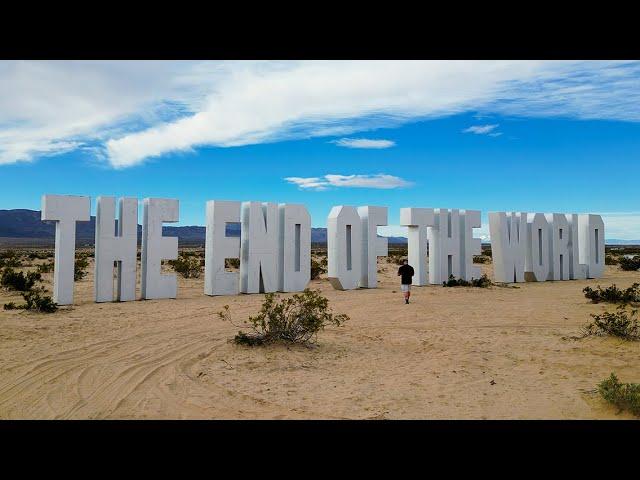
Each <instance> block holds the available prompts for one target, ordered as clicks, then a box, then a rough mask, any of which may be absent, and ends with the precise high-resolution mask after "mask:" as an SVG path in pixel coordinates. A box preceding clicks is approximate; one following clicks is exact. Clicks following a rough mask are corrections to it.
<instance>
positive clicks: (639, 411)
mask: <svg viewBox="0 0 640 480" xmlns="http://www.w3.org/2000/svg"><path fill="white" fill-rule="evenodd" d="M598 392H600V395H601V396H602V398H604V399H605V400H606V401H607V402H609V403H611V404H612V405H615V406H616V407H618V409H619V411H620V412H621V411H623V410H629V411H630V412H631V413H632V414H634V415H635V416H636V417H640V384H638V383H621V382H620V380H618V377H617V376H616V374H615V373H613V372H612V373H611V376H609V378H607V379H605V380H603V381H602V382H600V383H599V384H598Z"/></svg>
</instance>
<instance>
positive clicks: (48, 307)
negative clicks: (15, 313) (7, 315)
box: [4, 287, 58, 313]
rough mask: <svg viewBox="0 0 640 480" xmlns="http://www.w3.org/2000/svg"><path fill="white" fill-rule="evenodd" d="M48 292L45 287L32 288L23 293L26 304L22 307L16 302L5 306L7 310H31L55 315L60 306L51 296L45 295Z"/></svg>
mask: <svg viewBox="0 0 640 480" xmlns="http://www.w3.org/2000/svg"><path fill="white" fill-rule="evenodd" d="M45 293H46V290H45V289H44V287H40V288H32V289H31V290H29V291H27V292H24V293H22V298H24V300H25V303H23V304H22V305H16V303H15V302H9V303H5V304H4V309H5V310H18V309H21V310H31V311H34V312H40V313H53V312H55V311H56V310H58V305H57V304H56V303H55V302H54V301H53V299H52V298H51V297H50V296H49V295H45Z"/></svg>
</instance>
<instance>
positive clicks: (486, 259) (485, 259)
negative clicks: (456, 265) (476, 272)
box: [473, 255, 491, 263]
mask: <svg viewBox="0 0 640 480" xmlns="http://www.w3.org/2000/svg"><path fill="white" fill-rule="evenodd" d="M473 263H491V257H488V256H486V255H474V256H473Z"/></svg>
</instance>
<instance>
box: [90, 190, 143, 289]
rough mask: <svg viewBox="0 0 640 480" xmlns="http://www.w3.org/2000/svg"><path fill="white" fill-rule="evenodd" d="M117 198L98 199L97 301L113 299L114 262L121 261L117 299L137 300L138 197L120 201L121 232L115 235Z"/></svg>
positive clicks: (119, 264) (95, 277)
mask: <svg viewBox="0 0 640 480" xmlns="http://www.w3.org/2000/svg"><path fill="white" fill-rule="evenodd" d="M115 210H116V201H115V198H113V197H98V199H97V201H96V253H95V258H96V264H95V275H94V292H95V299H96V302H112V301H113V262H118V270H117V271H118V274H117V281H116V283H117V289H116V292H117V294H116V299H117V300H118V301H121V302H128V301H131V300H135V299H136V261H137V258H136V254H137V249H138V199H136V198H121V199H120V200H119V202H118V210H119V219H118V234H117V236H116V234H115V221H116V220H115Z"/></svg>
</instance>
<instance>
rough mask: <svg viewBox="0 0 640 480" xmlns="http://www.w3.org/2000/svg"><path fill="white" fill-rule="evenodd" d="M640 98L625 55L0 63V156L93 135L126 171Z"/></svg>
mask: <svg viewBox="0 0 640 480" xmlns="http://www.w3.org/2000/svg"><path fill="white" fill-rule="evenodd" d="M469 79H472V80H473V81H469ZM639 104H640V62H631V61H628V62H627V61H617V62H614V61H588V62H585V61H284V62H283V61H277V62H253V61H251V62H241V61H226V62H154V61H151V62H117V61H109V62H85V61H73V62H41V61H29V62H9V61H4V62H0V164H2V163H14V162H17V161H29V160H32V159H34V158H37V157H39V156H44V155H54V154H57V153H61V152H66V151H69V150H71V149H74V148H78V147H79V146H86V145H87V144H89V145H91V146H98V147H99V148H101V149H102V150H103V152H104V158H106V159H107V161H108V163H109V165H111V166H112V167H115V168H124V167H130V166H134V165H138V164H140V163H142V162H144V161H145V160H147V159H149V158H153V157H160V156H162V155H165V154H168V153H172V152H188V151H191V150H192V149H194V148H197V147H199V146H218V147H232V146H239V145H249V144H257V143H264V142H275V141H280V140H283V139H293V138H311V137H317V136H345V137H346V136H347V135H351V134H352V133H355V132H365V131H370V130H372V129H375V128H382V127H387V128H388V127H394V126H398V125H400V124H403V123H406V122H409V121H415V120H418V119H427V118H437V117H443V116H448V115H452V114H458V113H462V112H477V114H478V115H492V114H501V115H512V116H524V117H549V116H555V117H567V118H578V119H608V120H622V121H632V122H638V121H640V108H638V105H639ZM498 134H499V132H495V131H494V132H489V133H488V135H498ZM360 140H365V139H360ZM345 146H346V145H345Z"/></svg>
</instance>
